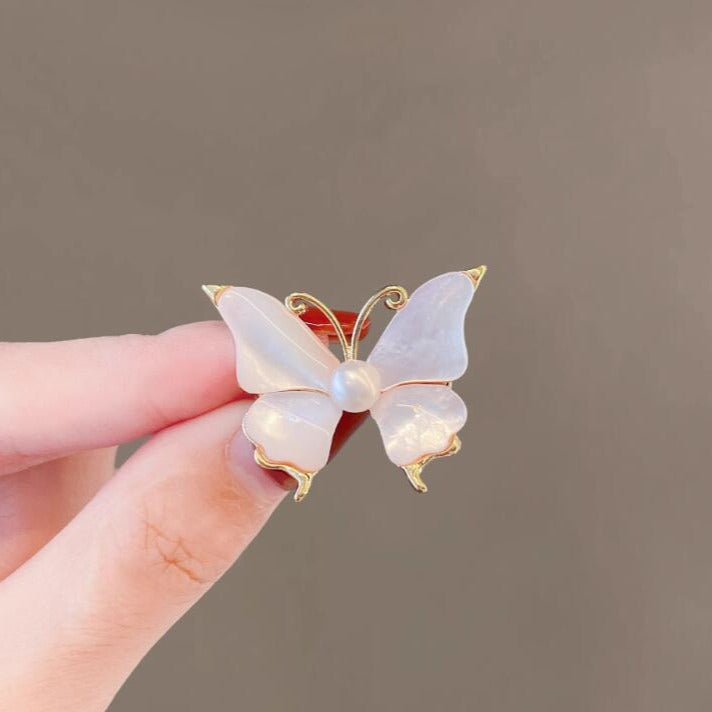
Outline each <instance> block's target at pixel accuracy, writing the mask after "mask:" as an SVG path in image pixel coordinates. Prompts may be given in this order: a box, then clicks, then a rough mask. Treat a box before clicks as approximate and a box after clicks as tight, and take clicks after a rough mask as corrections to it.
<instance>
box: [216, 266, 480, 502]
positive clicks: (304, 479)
mask: <svg viewBox="0 0 712 712" xmlns="http://www.w3.org/2000/svg"><path fill="white" fill-rule="evenodd" d="M486 271H487V268H486V267H485V266H484V265H482V266H481V267H475V268H474V269H471V270H466V271H462V272H448V273H446V274H441V275H440V276H438V277H435V278H433V279H431V280H429V281H428V282H426V283H425V284H423V285H422V286H420V287H419V288H418V289H416V290H415V291H414V292H413V294H412V295H411V296H410V297H409V296H408V294H407V292H406V291H405V289H403V287H397V286H388V287H384V288H383V289H381V290H380V291H379V292H377V293H376V294H374V295H373V296H372V297H371V298H370V299H369V300H368V301H367V302H366V304H365V305H364V306H363V308H362V309H361V311H360V312H359V314H358V317H357V319H356V321H355V324H354V325H353V330H352V332H351V335H350V336H351V338H350V339H349V338H348V337H347V335H346V333H345V330H344V327H343V325H342V324H341V323H340V321H339V319H338V318H337V315H336V314H335V313H334V312H333V311H332V310H331V309H329V307H327V306H326V305H325V304H324V303H323V302H321V301H319V300H318V299H317V298H316V297H313V296H312V295H310V294H306V293H304V292H295V293H293V294H290V295H289V296H288V297H287V298H286V299H285V301H284V303H282V302H280V301H279V300H278V299H275V298H274V297H272V296H270V295H269V294H265V293H264V292H261V291H259V290H257V289H251V288H249V287H232V286H226V285H221V286H219V285H205V286H203V291H205V292H206V294H207V295H208V296H209V297H210V299H211V300H212V302H213V304H215V306H216V307H217V309H218V311H219V312H220V314H221V316H222V318H223V319H224V320H225V322H226V324H227V325H228V327H229V329H230V331H231V332H232V335H233V338H234V340H235V355H236V363H237V381H238V383H239V385H240V387H241V388H242V389H243V390H244V391H246V392H247V393H251V394H254V395H257V396H258V397H257V399H256V400H255V401H254V402H253V404H252V405H251V406H250V408H249V409H248V411H247V414H246V415H245V418H244V420H243V430H244V433H245V435H246V436H247V438H248V439H249V440H250V441H251V442H252V444H253V445H254V446H255V461H256V462H257V463H258V464H259V465H260V466H262V467H266V468H269V469H276V470H283V471H284V472H286V473H287V474H288V475H290V476H291V477H293V478H294V479H295V480H296V482H297V489H296V492H295V495H294V499H295V501H297V502H298V501H300V500H302V499H304V497H305V496H306V495H307V493H308V492H309V489H310V487H311V483H312V480H313V478H314V475H316V473H317V472H319V470H321V469H322V468H323V467H324V465H326V463H327V460H328V458H329V451H330V449H331V441H332V438H333V435H334V430H335V429H336V426H337V424H338V422H339V420H340V419H341V416H342V413H343V412H344V411H347V412H350V413H361V412H364V411H370V412H371V415H372V416H373V418H374V420H375V421H376V424H377V425H378V429H379V430H380V433H381V437H382V438H383V444H384V446H385V449H386V454H387V455H388V458H389V459H390V460H391V462H393V463H394V464H395V465H397V466H398V467H400V468H401V469H402V470H403V471H404V472H405V474H406V475H407V477H408V480H409V481H410V483H411V484H412V485H413V487H414V488H415V489H416V490H417V491H418V492H426V491H427V487H426V485H425V483H424V482H423V479H422V471H423V468H424V467H425V465H426V464H428V463H429V462H430V461H431V460H433V459H434V458H436V457H445V456H447V455H454V454H455V453H457V452H458V451H459V450H460V446H461V443H460V439H459V438H458V437H457V433H458V431H459V430H460V429H461V428H462V426H463V425H464V424H465V420H466V419H467V408H466V407H465V404H464V402H463V401H462V399H461V398H460V396H458V395H457V393H455V392H454V391H453V390H452V382H453V381H455V380H457V379H458V378H460V376H462V375H463V373H464V372H465V370H466V368H467V347H466V346H465V333H464V322H465V314H466V312H467V309H468V307H469V305H470V302H471V301H472V297H473V296H474V294H475V291H476V290H477V288H478V287H479V284H480V282H481V281H482V278H483V277H484V275H485V272H486ZM381 300H383V301H384V302H385V305H386V307H388V308H389V309H393V310H394V311H395V314H394V316H393V318H392V319H391V321H390V323H389V324H388V325H387V326H386V328H385V329H384V331H383V334H382V335H381V337H380V339H379V340H378V342H377V343H376V345H375V346H374V348H373V350H372V351H371V353H370V355H369V356H368V358H367V359H366V360H365V361H363V360H361V359H359V358H358V342H359V338H360V336H361V335H362V333H363V332H364V328H365V326H367V324H368V317H369V315H370V313H371V311H372V310H373V308H374V307H375V306H376V304H378V302H380V301H381ZM307 309H309V311H312V310H318V312H320V313H321V314H322V315H323V317H324V318H326V319H327V320H328V322H329V324H330V326H331V328H332V329H333V331H334V332H335V333H336V335H337V337H338V340H339V343H340V345H341V349H342V351H343V355H344V360H343V361H341V362H340V361H339V360H338V359H337V358H336V356H335V355H334V354H333V353H332V352H331V351H330V350H329V348H328V346H326V345H325V343H324V342H323V341H321V340H320V339H319V337H318V336H317V335H316V334H315V333H314V331H312V330H311V329H310V328H309V327H308V326H307V324H306V323H305V321H303V320H302V318H300V317H302V316H304V313H305V312H306V311H307Z"/></svg>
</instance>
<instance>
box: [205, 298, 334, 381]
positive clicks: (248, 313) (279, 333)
mask: <svg viewBox="0 0 712 712" xmlns="http://www.w3.org/2000/svg"><path fill="white" fill-rule="evenodd" d="M217 308H218V311H219V312H220V314H221V316H222V318H223V319H224V320H225V323H226V324H227V325H228V327H229V328H230V330H231V331H232V335H233V337H234V339H235V356H236V364H237V381H238V383H239V384H240V386H241V387H242V388H243V389H244V390H245V391H247V392H248V393H258V394H260V393H274V392H276V391H289V390H295V389H313V390H319V391H326V390H327V388H328V384H329V378H330V377H331V373H332V371H333V370H334V369H335V368H336V367H337V366H338V365H339V361H338V359H337V358H336V356H334V354H332V353H331V351H329V349H328V348H327V347H326V346H325V345H324V344H323V343H322V342H321V341H319V338H318V337H317V336H315V335H314V333H313V332H312V331H311V330H310V329H309V327H308V326H307V325H306V324H305V323H304V322H303V321H302V320H301V319H300V318H299V317H298V316H296V315H295V314H293V313H292V312H290V311H289V309H287V307H285V306H284V304H282V302H280V301H279V300H278V299H275V298H274V297H272V296H270V295H269V294H265V293H264V292H260V291H259V290H257V289H250V288H249V287H230V288H228V289H226V290H225V291H224V292H222V293H221V294H220V297H219V299H218V301H217Z"/></svg>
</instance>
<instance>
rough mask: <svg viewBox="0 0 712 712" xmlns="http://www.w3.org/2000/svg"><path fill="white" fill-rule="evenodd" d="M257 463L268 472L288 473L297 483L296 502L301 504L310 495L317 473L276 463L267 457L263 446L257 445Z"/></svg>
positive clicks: (283, 463) (284, 463)
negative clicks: (280, 471)
mask: <svg viewBox="0 0 712 712" xmlns="http://www.w3.org/2000/svg"><path fill="white" fill-rule="evenodd" d="M254 457H255V462H256V463H257V464H258V465H259V466H260V467H264V468H266V469H268V470H282V472H286V473H287V474H288V475H289V476H290V477H292V478H294V479H295V480H296V481H297V489H296V491H295V493H294V501H295V502H301V501H302V500H303V499H304V498H305V497H306V496H307V495H308V494H309V489H310V488H311V482H312V478H313V477H314V475H315V474H316V472H306V471H305V470H300V469H299V468H298V467H295V466H294V465H290V464H288V463H286V462H274V460H270V459H269V458H268V457H267V456H266V455H265V451H264V450H263V449H262V446H261V445H255V455H254Z"/></svg>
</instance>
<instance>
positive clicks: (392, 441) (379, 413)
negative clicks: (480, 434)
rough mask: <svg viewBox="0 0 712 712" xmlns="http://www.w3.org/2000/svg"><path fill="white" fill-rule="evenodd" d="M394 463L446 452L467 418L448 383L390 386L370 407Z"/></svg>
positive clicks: (463, 407) (415, 460) (461, 404)
mask: <svg viewBox="0 0 712 712" xmlns="http://www.w3.org/2000/svg"><path fill="white" fill-rule="evenodd" d="M371 415H372V416H373V418H374V420H375V421H376V423H377V425H378V429H379V430H380V432H381V437H382V438H383V444H384V445H385V448H386V454H387V455H388V457H389V459H390V460H391V462H393V463H394V464H396V465H398V467H405V466H407V465H412V464H414V463H418V462H419V461H422V460H423V459H424V458H426V457H429V456H437V455H440V454H442V453H444V452H445V451H446V450H447V449H448V448H449V447H450V446H451V445H452V443H453V438H454V436H455V435H456V434H457V432H458V431H459V430H460V429H461V428H462V426H463V425H464V424H465V421H466V420H467V408H466V406H465V404H464V402H463V401H462V399H461V398H460V396H458V395H457V393H455V392H454V391H453V390H452V389H451V388H450V387H449V386H443V385H437V384H422V383H413V384H407V385H403V386H397V387H396V388H391V389H390V390H388V391H386V392H385V393H383V394H382V395H381V397H380V398H379V400H378V401H377V403H376V404H375V405H374V406H373V408H371Z"/></svg>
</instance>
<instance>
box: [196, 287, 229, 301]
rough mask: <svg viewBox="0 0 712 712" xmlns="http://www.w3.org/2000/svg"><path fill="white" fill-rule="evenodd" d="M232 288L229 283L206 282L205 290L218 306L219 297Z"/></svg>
mask: <svg viewBox="0 0 712 712" xmlns="http://www.w3.org/2000/svg"><path fill="white" fill-rule="evenodd" d="M228 289H230V285H229V284H204V285H203V291H204V292H205V293H206V294H207V295H208V299H210V301H211V302H212V303H213V304H214V305H215V306H217V305H218V299H220V297H221V296H222V295H223V294H224V293H225V291H226V290H228Z"/></svg>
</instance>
